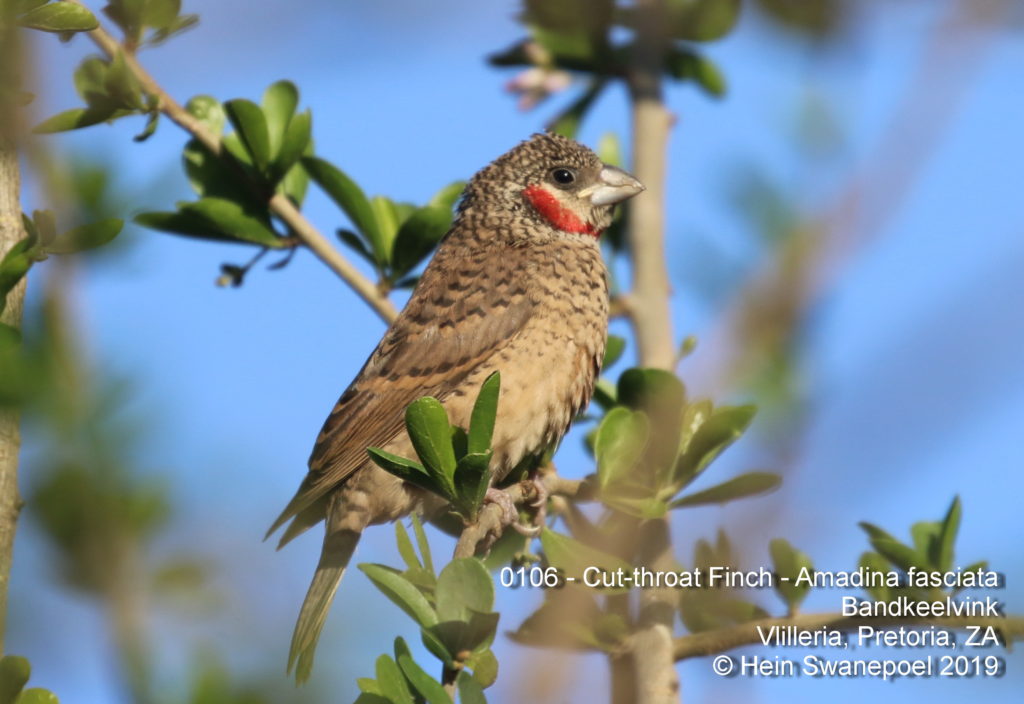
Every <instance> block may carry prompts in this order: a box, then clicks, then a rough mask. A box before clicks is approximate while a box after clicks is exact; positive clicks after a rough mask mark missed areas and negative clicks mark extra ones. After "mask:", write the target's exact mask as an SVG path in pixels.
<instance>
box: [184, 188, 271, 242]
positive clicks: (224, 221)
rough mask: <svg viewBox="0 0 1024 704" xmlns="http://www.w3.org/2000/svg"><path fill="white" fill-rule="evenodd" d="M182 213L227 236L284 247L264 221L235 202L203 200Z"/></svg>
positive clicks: (189, 206)
mask: <svg viewBox="0 0 1024 704" xmlns="http://www.w3.org/2000/svg"><path fill="white" fill-rule="evenodd" d="M181 212H183V213H186V212H187V213H190V214H194V215H196V216H197V217H199V218H201V219H203V220H205V221H206V223H207V224H208V225H210V227H213V228H215V229H217V230H219V231H220V232H221V233H223V234H225V235H229V236H232V237H237V238H238V239H241V240H245V241H247V242H252V243H254V244H259V245H263V246H264V247H271V248H273V249H277V248H280V247H283V246H284V243H283V242H282V241H281V238H280V237H278V236H277V235H275V234H274V231H273V230H272V229H271V228H270V225H269V224H268V223H267V222H266V221H265V220H264V219H262V218H258V217H255V216H253V215H251V214H250V213H247V212H245V211H244V210H243V209H242V206H240V205H239V204H238V203H236V202H235V201H233V200H227V199H225V198H203V199H201V200H198V201H196V202H195V203H187V204H185V205H183V206H181Z"/></svg>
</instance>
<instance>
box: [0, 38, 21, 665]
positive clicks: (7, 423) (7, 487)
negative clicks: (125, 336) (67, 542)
mask: <svg viewBox="0 0 1024 704" xmlns="http://www.w3.org/2000/svg"><path fill="white" fill-rule="evenodd" d="M18 39H19V37H18V34H17V30H16V29H15V28H14V27H13V26H12V25H11V24H7V25H6V26H5V27H0V66H2V67H3V68H2V69H0V73H2V75H0V260H2V259H3V257H4V256H5V255H6V254H7V252H8V251H10V249H11V248H12V247H13V246H14V245H16V244H17V243H18V242H20V241H21V240H23V239H24V238H25V236H26V233H25V228H24V227H23V225H22V223H21V194H20V191H21V173H20V171H19V169H18V152H17V150H16V149H15V145H16V138H17V134H18V132H19V126H20V120H18V119H17V118H18V115H17V111H16V109H15V108H14V106H13V105H11V104H10V103H9V102H8V100H9V98H6V99H5V96H10V95H14V94H15V91H16V89H17V87H18V83H19V81H18V75H17V71H18V68H17V67H18V66H20V65H21V62H20V58H21V51H20V42H19V41H18ZM25 286H26V279H25V277H22V279H21V281H19V282H18V283H17V284H16V285H15V286H14V288H12V289H11V290H10V291H9V292H8V293H7V296H6V304H5V306H4V310H3V312H2V313H0V323H2V324H4V325H9V326H10V327H12V328H15V329H16V330H20V329H21V317H22V311H23V310H24V307H25ZM20 449H21V416H20V413H19V412H18V410H17V409H16V408H15V407H14V406H5V407H0V654H3V653H4V652H5V649H4V635H5V633H6V631H7V591H8V587H9V586H10V580H11V563H12V561H13V559H14V533H15V530H16V529H17V526H18V514H19V513H20V512H21V506H22V501H21V496H20V495H19V494H18V454H19V451H20Z"/></svg>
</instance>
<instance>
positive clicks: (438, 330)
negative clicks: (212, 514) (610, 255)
mask: <svg viewBox="0 0 1024 704" xmlns="http://www.w3.org/2000/svg"><path fill="white" fill-rule="evenodd" d="M642 189H643V186H641V185H640V184H639V183H638V182H637V181H636V180H635V179H634V178H632V177H631V176H629V175H628V174H626V173H625V172H623V171H621V170H619V169H616V168H614V167H610V166H606V165H605V164H602V163H601V161H600V160H599V159H598V158H597V156H596V155H594V153H593V152H591V151H590V150H589V149H587V148H586V147H584V146H582V145H580V144H577V143H576V142H574V141H572V140H569V139H566V138H564V137H560V136H557V135H552V134H539V135H534V137H532V138H531V139H530V140H528V141H526V142H523V143H522V144H520V145H519V146H517V147H516V148H514V149H512V150H511V151H509V152H507V153H506V154H504V155H502V156H501V157H499V158H498V159H496V160H495V161H494V162H492V163H491V164H490V165H488V166H487V167H485V168H484V169H482V170H481V171H480V172H479V173H477V174H476V175H475V176H474V177H473V178H472V179H471V180H470V182H469V184H468V185H467V187H466V191H465V193H464V194H463V197H462V201H461V203H460V205H459V212H458V216H457V217H456V220H455V222H454V224H453V226H452V229H451V230H450V231H449V233H448V234H447V235H446V236H445V238H444V240H443V241H442V242H441V244H440V246H439V247H438V250H437V252H436V254H435V255H434V257H433V259H432V260H431V262H430V264H429V265H428V266H427V268H426V270H425V271H424V273H423V276H422V277H421V279H420V282H419V284H418V285H417V287H416V290H415V291H414V292H413V295H412V298H411V299H410V300H409V303H408V304H407V305H406V307H405V309H404V310H403V311H402V312H401V314H400V315H399V316H398V318H397V319H396V320H395V322H394V323H393V324H392V325H391V327H390V328H389V329H388V331H387V332H386V333H385V335H384V337H383V339H382V340H381V341H380V343H379V344H378V346H377V349H376V350H374V352H373V354H371V355H370V358H369V359H368V360H367V362H366V364H365V365H364V366H363V368H362V370H361V371H360V372H359V374H358V375H357V376H356V379H355V381H353V382H352V385H351V386H349V388H348V390H346V391H345V393H344V394H342V396H341V398H340V399H339V400H338V403H337V404H336V405H335V407H334V409H333V410H332V411H331V414H330V416H328V418H327V420H326V422H325V423H324V426H323V429H322V430H321V431H320V435H319V437H318V438H317V441H316V445H315V446H314V448H313V453H312V456H311V457H310V460H309V473H308V475H307V476H306V478H305V480H304V481H303V482H302V485H301V486H300V487H299V490H298V492H297V493H296V494H295V497H294V498H293V499H292V500H291V502H290V503H289V504H288V506H287V507H286V508H285V510H284V511H283V512H282V513H281V515H280V516H279V517H278V519H277V520H276V521H275V522H274V525H273V526H272V527H271V529H270V531H269V532H268V535H269V534H270V533H273V532H274V531H275V530H277V529H278V528H279V527H281V526H282V525H284V524H285V523H287V522H289V521H290V524H289V525H288V527H287V528H286V530H285V532H284V535H283V536H282V538H281V545H284V544H285V543H287V542H288V541H290V540H291V539H292V538H294V537H295V536H297V535H299V534H300V533H302V532H303V531H305V530H307V529H308V528H310V527H311V526H313V525H315V524H316V523H319V522H320V521H321V520H325V519H326V527H325V530H326V534H325V537H324V545H323V551H322V553H321V558H320V563H319V564H318V566H317V571H316V574H315V575H314V578H313V583H312V584H311V585H310V588H309V592H308V593H307V595H306V600H305V602H304V603H303V607H302V611H301V613H300V615H299V620H298V623H297V624H296V627H295V633H294V635H293V637H292V645H291V652H290V654H289V659H288V668H289V671H290V670H291V668H292V667H296V666H297V671H296V677H297V678H298V679H299V680H300V681H301V680H303V679H305V678H306V677H308V675H309V672H310V669H311V667H312V662H313V652H314V649H315V647H316V643H317V640H318V638H319V636H320V631H321V629H322V627H323V623H324V619H325V618H326V615H327V611H328V609H329V608H330V604H331V601H332V599H333V597H334V593H335V591H336V590H337V587H338V583H339V582H340V580H341V577H342V575H343V574H344V571H345V568H346V566H347V565H348V562H349V560H350V559H351V557H352V553H353V551H354V549H355V546H356V543H357V542H358V540H359V536H360V534H361V533H362V531H363V529H364V528H365V527H366V526H367V525H371V524H374V523H382V522H386V521H393V520H395V519H398V518H400V517H401V516H404V515H406V514H408V513H409V512H411V511H413V510H425V511H427V512H431V511H436V510H438V509H439V508H441V507H440V506H439V505H438V504H439V502H440V499H439V498H438V497H435V496H432V495H427V494H426V493H425V492H423V491H421V490H419V489H417V488H415V487H412V486H410V485H407V484H405V483H404V482H402V481H401V480H399V479H398V478H396V477H394V476H393V475H391V474H389V473H387V472H385V471H384V470H383V469H380V468H379V467H377V466H376V465H374V464H373V463H372V462H371V461H370V460H369V458H368V456H367V453H366V448H367V447H379V448H383V449H385V450H387V451H388V452H392V453H394V454H397V455H402V456H405V457H415V453H414V451H413V448H412V445H411V443H410V441H409V438H408V436H407V434H406V432H405V427H404V412H405V407H406V406H407V405H408V404H409V403H411V402H412V401H414V400H416V399H417V398H420V397H422V396H433V397H435V398H437V399H438V400H439V401H441V403H442V404H443V405H444V406H445V409H446V410H447V412H448V415H449V418H450V419H451V421H452V422H453V423H454V424H456V425H460V426H462V427H466V426H467V425H468V421H469V413H470V410H471V408H472V404H473V401H474V400H475V398H476V395H477V392H478V391H479V389H480V385H481V384H482V383H483V381H484V380H485V379H486V378H487V377H488V376H489V375H490V374H491V373H492V372H494V371H496V370H497V371H500V372H501V394H500V398H499V402H498V415H497V422H496V426H495V432H494V438H493V441H492V447H493V450H494V455H493V458H492V461H491V468H492V469H493V470H494V476H495V481H499V480H500V479H502V478H503V477H504V476H506V475H507V474H508V473H509V472H510V471H511V470H512V469H513V468H514V467H515V466H516V465H517V464H519V462H520V461H521V460H523V459H524V458H526V457H528V456H531V455H534V454H537V453H539V452H542V451H543V450H544V449H546V448H548V447H550V446H551V445H553V444H554V443H557V442H558V440H559V439H560V438H561V436H562V435H563V434H564V433H565V431H566V430H567V429H568V427H569V423H570V422H571V420H572V418H573V417H574V416H575V415H576V413H577V412H578V411H579V410H580V409H581V408H583V407H584V406H585V405H586V404H587V402H588V401H589V400H590V396H591V393H592V391H593V386H594V381H595V379H596V376H597V372H598V370H599V365H600V362H601V359H602V357H603V354H604V345H605V337H606V331H607V322H608V291H607V283H606V270H605V266H604V262H603V260H602V258H601V252H600V249H599V247H598V240H597V236H598V235H599V234H600V232H601V231H602V230H604V229H605V228H606V227H607V226H608V225H609V224H610V223H611V218H612V209H613V206H614V204H615V203H618V202H619V201H621V200H624V199H625V198H628V197H630V196H632V195H634V194H636V193H638V192H640V191H641V190H642Z"/></svg>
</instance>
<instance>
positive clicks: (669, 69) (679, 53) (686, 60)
mask: <svg viewBox="0 0 1024 704" xmlns="http://www.w3.org/2000/svg"><path fill="white" fill-rule="evenodd" d="M665 71H666V73H668V75H669V76H671V77H672V78H674V79H675V80H677V81H693V82H694V83H696V84H697V85H698V86H700V88H701V89H702V90H703V91H704V92H705V93H707V94H708V95H710V96H711V97H713V98H718V97H721V96H722V95H725V92H726V89H727V86H726V80H725V76H724V75H723V74H722V71H721V69H719V68H718V66H717V65H715V62H713V61H712V60H711V59H709V58H707V57H705V56H701V55H700V54H696V53H694V52H692V51H689V50H687V49H678V48H677V49H672V50H671V51H669V52H668V54H666V56H665Z"/></svg>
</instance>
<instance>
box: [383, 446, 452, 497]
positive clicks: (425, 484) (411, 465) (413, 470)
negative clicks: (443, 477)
mask: <svg viewBox="0 0 1024 704" xmlns="http://www.w3.org/2000/svg"><path fill="white" fill-rule="evenodd" d="M366 452H367V454H369V455H370V459H372V460H373V461H374V462H375V463H376V464H377V465H378V466H379V467H380V468H381V469H384V470H386V471H388V472H390V473H391V474H394V475H395V476H396V477H398V478H399V479H401V480H402V481H406V482H409V483H410V484H413V485H415V486H418V487H420V488H421V489H425V490H426V491H429V492H431V493H433V494H439V495H440V496H443V497H445V498H447V499H449V500H450V499H451V496H450V495H449V493H448V486H447V485H446V484H444V483H443V482H439V481H438V480H437V478H435V477H434V476H433V475H431V474H429V473H428V472H427V470H426V469H424V468H423V466H422V465H421V464H420V463H419V462H414V461H413V460H410V459H406V458H405V457H399V456H398V455H393V454H391V453H390V452H385V451H384V450H380V449H378V448H375V447H370V448H367V450H366Z"/></svg>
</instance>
